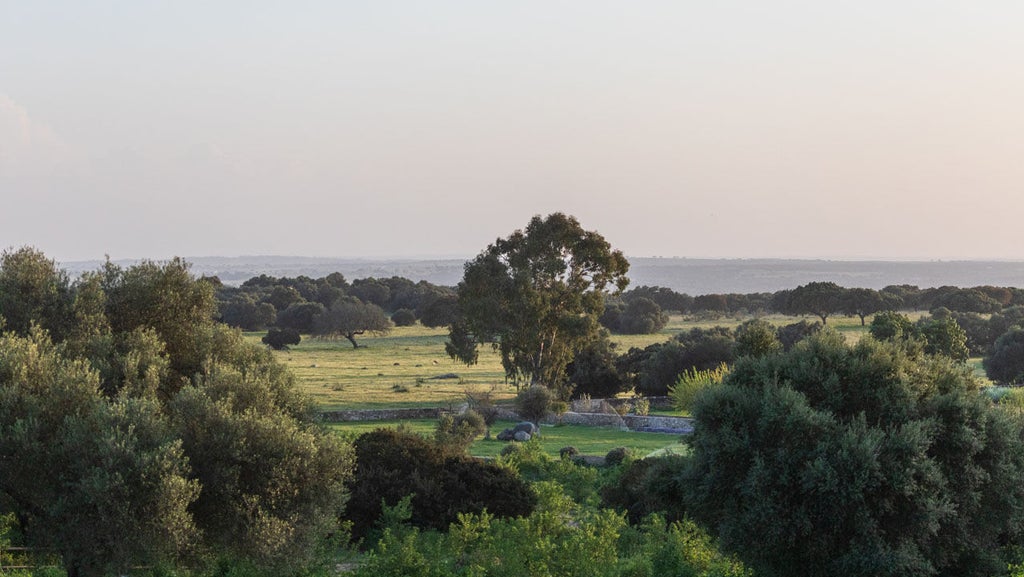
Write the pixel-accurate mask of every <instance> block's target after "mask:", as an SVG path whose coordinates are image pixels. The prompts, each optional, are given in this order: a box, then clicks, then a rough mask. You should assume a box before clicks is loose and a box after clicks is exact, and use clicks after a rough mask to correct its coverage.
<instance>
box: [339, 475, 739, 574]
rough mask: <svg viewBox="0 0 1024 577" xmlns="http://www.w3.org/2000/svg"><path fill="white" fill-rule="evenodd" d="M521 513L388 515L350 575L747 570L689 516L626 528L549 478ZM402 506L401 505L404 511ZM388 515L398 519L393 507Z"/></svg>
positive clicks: (613, 516) (618, 519)
mask: <svg viewBox="0 0 1024 577" xmlns="http://www.w3.org/2000/svg"><path fill="white" fill-rule="evenodd" d="M537 487H538V492H539V493H541V504H540V505H539V506H538V508H537V510H536V511H535V512H534V513H533V514H531V515H530V516H529V517H526V518H522V519H495V518H494V517H492V516H490V515H486V514H481V515H476V514H473V515H465V516H462V517H460V518H459V521H458V523H456V524H454V525H452V527H451V529H450V530H449V531H448V533H447V534H436V533H432V532H421V531H419V530H417V529H415V528H409V527H407V526H403V525H400V524H397V523H395V522H394V521H392V522H390V523H389V524H388V526H387V528H386V529H385V534H384V537H383V538H382V539H381V541H380V543H379V544H378V546H377V547H376V548H375V549H374V550H373V551H371V552H370V553H369V554H368V555H367V556H366V559H365V562H364V563H362V564H361V565H360V567H359V569H357V571H356V573H355V574H354V575H355V577H522V576H524V575H529V576H534V575H536V576H554V575H557V576H559V577H662V576H685V577H691V576H692V577H748V576H749V575H750V573H749V571H747V570H746V569H745V568H744V567H743V565H742V564H740V563H739V562H737V561H735V560H733V559H730V558H728V557H726V556H724V555H722V554H721V553H719V552H718V551H717V549H716V548H715V546H714V544H713V542H712V540H711V539H710V537H709V536H708V535H707V533H705V532H704V531H702V530H701V529H699V528H698V527H697V526H696V525H694V524H693V523H692V522H690V521H684V522H681V523H671V524H666V523H665V521H664V520H663V519H661V518H658V517H652V518H650V519H647V520H646V521H645V522H644V523H643V524H642V525H639V526H637V527H628V526H627V525H626V524H625V521H624V520H623V518H622V516H621V515H619V514H617V513H615V512H614V511H608V510H593V509H583V510H578V509H577V508H576V507H575V504H574V503H573V502H572V500H571V499H569V498H567V497H566V496H565V495H564V494H563V493H562V492H561V491H560V489H559V487H558V486H557V485H556V484H553V483H548V482H541V483H538V485H537ZM407 516H408V513H407V512H406V517H407ZM390 517H391V518H396V517H397V519H396V520H399V519H401V518H402V517H398V516H396V515H394V514H392V515H390Z"/></svg>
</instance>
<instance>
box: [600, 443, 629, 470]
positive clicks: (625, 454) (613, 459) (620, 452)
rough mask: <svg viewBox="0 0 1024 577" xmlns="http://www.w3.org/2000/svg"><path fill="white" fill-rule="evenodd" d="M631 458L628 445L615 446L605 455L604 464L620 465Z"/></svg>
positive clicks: (610, 465)
mask: <svg viewBox="0 0 1024 577" xmlns="http://www.w3.org/2000/svg"><path fill="white" fill-rule="evenodd" d="M627 458H629V449H627V448H626V447H615V448H614V449H612V450H610V451H608V452H607V453H606V454H605V456H604V464H605V465H607V466H609V467H618V466H619V465H621V464H622V463H623V461H625V460H626V459H627Z"/></svg>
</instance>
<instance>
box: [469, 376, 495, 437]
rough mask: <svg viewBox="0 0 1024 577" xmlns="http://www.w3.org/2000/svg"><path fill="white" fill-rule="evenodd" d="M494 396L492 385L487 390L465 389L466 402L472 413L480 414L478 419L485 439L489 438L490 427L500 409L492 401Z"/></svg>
mask: <svg viewBox="0 0 1024 577" xmlns="http://www.w3.org/2000/svg"><path fill="white" fill-rule="evenodd" d="M494 396H495V387H494V386H492V387H491V388H490V389H489V390H487V391H466V404H467V405H468V406H469V408H470V409H471V410H472V411H473V412H474V413H476V414H478V415H480V419H481V420H482V421H483V423H484V438H485V439H490V438H491V427H492V426H493V425H494V423H495V421H497V420H498V416H499V415H500V414H501V411H500V409H498V406H497V405H496V404H495V403H494Z"/></svg>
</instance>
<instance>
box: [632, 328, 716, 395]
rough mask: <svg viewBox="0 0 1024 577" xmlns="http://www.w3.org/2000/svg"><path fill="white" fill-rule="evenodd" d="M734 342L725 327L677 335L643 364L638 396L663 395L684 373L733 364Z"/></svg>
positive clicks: (695, 330) (696, 330)
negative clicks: (723, 364)
mask: <svg viewBox="0 0 1024 577" xmlns="http://www.w3.org/2000/svg"><path fill="white" fill-rule="evenodd" d="M734 343H735V339H734V337H733V333H732V331H731V330H730V329H728V328H726V327H713V328H710V329H700V328H695V329H692V330H690V331H689V332H685V333H680V334H679V335H676V338H675V339H673V340H671V341H669V342H667V343H665V344H664V345H662V346H661V347H659V348H657V349H655V350H654V352H653V354H651V355H649V356H647V358H645V359H644V360H643V361H641V363H640V376H639V379H638V383H637V387H636V391H637V393H639V394H641V395H644V396H663V395H666V394H667V393H668V388H669V386H670V385H672V384H674V383H675V382H676V378H678V376H679V375H680V374H682V373H683V371H686V370H690V369H713V368H715V367H718V366H719V365H721V364H722V363H731V362H732V360H733V358H734V353H733V344H734Z"/></svg>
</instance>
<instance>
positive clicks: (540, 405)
mask: <svg viewBox="0 0 1024 577" xmlns="http://www.w3.org/2000/svg"><path fill="white" fill-rule="evenodd" d="M554 400H555V395H554V394H553V393H552V392H551V390H550V389H548V388H547V387H543V386H532V387H527V388H525V389H523V390H522V391H521V392H520V393H519V394H518V395H516V403H515V404H516V413H518V414H519V416H520V417H521V418H523V419H525V420H527V421H530V422H531V423H534V424H539V423H540V422H541V421H542V420H544V417H546V416H547V415H548V413H550V412H551V403H552V402H554Z"/></svg>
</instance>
